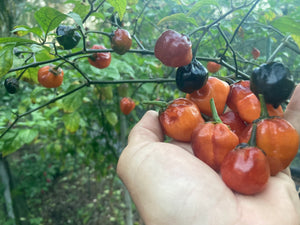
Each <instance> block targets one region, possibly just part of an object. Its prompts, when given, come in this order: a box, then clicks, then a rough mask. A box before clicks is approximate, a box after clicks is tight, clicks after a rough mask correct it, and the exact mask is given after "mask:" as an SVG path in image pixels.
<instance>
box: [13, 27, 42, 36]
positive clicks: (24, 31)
mask: <svg viewBox="0 0 300 225" xmlns="http://www.w3.org/2000/svg"><path fill="white" fill-rule="evenodd" d="M11 32H12V33H15V32H16V33H17V35H18V36H24V35H26V34H28V33H30V32H31V33H33V34H36V35H37V36H39V37H41V36H42V34H43V31H42V30H41V29H40V28H39V27H33V28H31V27H29V26H26V25H20V26H15V27H14V29H13V30H12V31H11Z"/></svg>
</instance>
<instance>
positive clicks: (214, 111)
mask: <svg viewBox="0 0 300 225" xmlns="http://www.w3.org/2000/svg"><path fill="white" fill-rule="evenodd" d="M209 103H210V108H211V112H212V116H213V120H214V122H215V123H223V122H222V120H221V118H220V117H219V115H218V112H217V109H216V105H215V101H214V98H211V99H210V101H209Z"/></svg>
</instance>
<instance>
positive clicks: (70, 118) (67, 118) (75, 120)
mask: <svg viewBox="0 0 300 225" xmlns="http://www.w3.org/2000/svg"><path fill="white" fill-rule="evenodd" d="M63 121H64V125H65V127H66V129H67V130H68V131H69V132H71V133H74V132H76V131H77V130H78V128H79V125H80V114H79V113H78V112H73V113H69V114H65V115H64V116H63Z"/></svg>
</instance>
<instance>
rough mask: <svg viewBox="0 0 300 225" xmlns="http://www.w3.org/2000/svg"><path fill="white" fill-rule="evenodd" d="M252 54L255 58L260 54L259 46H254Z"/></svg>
mask: <svg viewBox="0 0 300 225" xmlns="http://www.w3.org/2000/svg"><path fill="white" fill-rule="evenodd" d="M251 54H252V56H253V59H257V58H258V57H259V56H260V51H259V50H258V49H257V48H252V51H251Z"/></svg>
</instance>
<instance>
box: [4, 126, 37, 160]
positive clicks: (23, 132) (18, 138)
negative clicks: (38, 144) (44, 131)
mask: <svg viewBox="0 0 300 225" xmlns="http://www.w3.org/2000/svg"><path fill="white" fill-rule="evenodd" d="M38 134H39V132H38V131H37V130H35V129H18V130H14V131H10V132H9V133H8V134H7V135H5V136H4V138H3V139H2V141H1V143H0V148H1V152H2V155H3V156H6V155H9V154H11V153H13V152H15V151H17V150H19V149H20V148H21V147H22V146H23V145H24V144H30V143H31V142H32V141H33V140H34V139H35V138H36V137H37V136H38Z"/></svg>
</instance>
